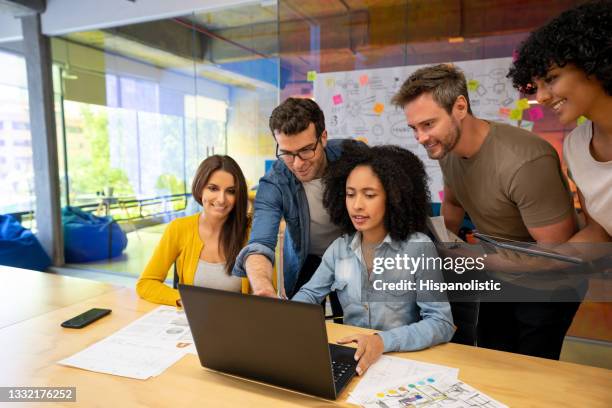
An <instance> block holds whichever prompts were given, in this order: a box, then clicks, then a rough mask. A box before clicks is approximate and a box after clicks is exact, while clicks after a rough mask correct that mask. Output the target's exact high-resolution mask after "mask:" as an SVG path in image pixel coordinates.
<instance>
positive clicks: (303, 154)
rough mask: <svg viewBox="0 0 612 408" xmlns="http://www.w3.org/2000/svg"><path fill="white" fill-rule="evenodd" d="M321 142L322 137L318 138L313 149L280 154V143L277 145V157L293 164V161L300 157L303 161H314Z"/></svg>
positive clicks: (307, 148)
mask: <svg viewBox="0 0 612 408" xmlns="http://www.w3.org/2000/svg"><path fill="white" fill-rule="evenodd" d="M320 141H321V136H319V137H317V141H316V142H315V144H314V146H313V147H306V148H304V149H301V150H300V151H298V152H297V153H291V152H286V153H279V152H278V143H277V144H276V157H277V158H278V159H281V160H282V161H284V162H285V163H293V161H294V160H295V156H298V157H299V158H300V159H302V160H309V159H312V158H313V157H314V156H315V152H316V151H317V146H318V145H319V142H320Z"/></svg>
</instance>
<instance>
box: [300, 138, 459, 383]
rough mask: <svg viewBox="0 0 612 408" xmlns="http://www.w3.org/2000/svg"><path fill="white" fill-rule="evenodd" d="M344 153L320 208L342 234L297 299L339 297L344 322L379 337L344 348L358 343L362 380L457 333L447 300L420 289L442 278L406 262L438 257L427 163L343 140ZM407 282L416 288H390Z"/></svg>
mask: <svg viewBox="0 0 612 408" xmlns="http://www.w3.org/2000/svg"><path fill="white" fill-rule="evenodd" d="M342 151H343V153H342V156H341V157H340V158H339V159H338V160H337V161H336V162H334V163H330V167H329V169H328V171H327V173H326V175H325V176H324V178H323V183H324V188H325V189H324V195H323V204H324V206H325V208H326V209H327V211H328V212H329V215H330V218H331V221H332V222H333V223H334V224H336V225H338V226H339V227H340V228H341V229H342V232H343V234H344V235H342V236H341V237H340V238H338V239H336V240H335V241H334V242H333V243H332V244H331V245H330V247H329V248H328V249H327V250H326V251H325V253H324V255H323V259H322V261H321V265H320V266H319V268H318V269H317V271H316V272H315V273H314V275H313V277H312V278H311V279H310V281H308V282H307V283H306V284H305V285H304V286H303V287H302V288H301V289H300V290H299V292H298V293H297V294H296V295H295V296H294V297H293V300H296V301H301V302H307V303H313V304H320V303H321V302H322V300H323V299H325V297H326V296H327V295H328V294H329V293H330V292H331V291H336V293H337V294H338V299H339V300H340V303H341V304H342V309H343V310H344V322H345V323H347V324H350V325H353V326H360V327H367V328H371V329H377V330H381V332H379V333H377V334H373V335H360V334H358V335H354V336H349V337H346V338H344V339H341V340H340V341H339V342H340V343H349V342H356V343H357V351H356V353H355V359H356V360H359V363H358V366H357V373H358V374H359V375H361V374H363V373H364V372H365V371H366V370H367V368H368V367H369V366H370V365H371V364H373V363H374V362H375V361H376V360H377V359H378V358H379V357H380V356H381V354H382V353H383V352H390V351H412V350H419V349H423V348H427V347H430V346H433V345H436V344H439V343H444V342H447V341H449V340H450V339H451V337H452V335H453V333H454V330H455V328H454V325H453V318H452V315H451V309H450V305H449V303H448V301H447V300H446V297H445V296H442V295H440V294H433V292H432V293H430V292H425V291H422V290H420V289H419V285H417V283H418V282H419V281H421V280H434V281H440V280H441V279H442V278H441V273H440V271H439V270H437V269H435V268H431V269H429V270H427V269H426V268H424V267H423V268H421V267H417V268H413V269H412V270H411V269H410V264H409V263H403V262H404V260H405V259H407V258H413V259H416V258H423V259H426V258H429V259H435V258H437V253H436V250H435V247H434V245H433V243H432V241H431V240H430V239H429V237H427V235H425V234H424V233H423V231H424V230H425V220H426V217H427V213H428V212H427V209H428V208H429V205H430V204H429V190H428V187H427V175H426V173H425V169H424V167H423V163H422V162H421V161H420V160H419V159H418V158H417V157H416V156H415V155H414V154H412V153H411V152H409V151H407V150H404V149H402V148H399V147H396V146H376V147H368V146H366V145H363V144H357V143H355V142H354V141H345V142H344V144H343V146H342ZM408 281H409V282H412V284H411V285H413V286H411V287H410V286H409V287H408V288H406V287H402V286H400V285H395V286H393V285H391V284H389V283H399V282H408ZM385 283H387V285H386V286H385ZM398 288H399V289H398Z"/></svg>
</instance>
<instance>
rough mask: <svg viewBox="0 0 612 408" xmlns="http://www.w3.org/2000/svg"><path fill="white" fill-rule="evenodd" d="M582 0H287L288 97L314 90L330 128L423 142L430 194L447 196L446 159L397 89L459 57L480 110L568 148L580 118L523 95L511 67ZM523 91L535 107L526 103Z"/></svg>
mask: <svg viewBox="0 0 612 408" xmlns="http://www.w3.org/2000/svg"><path fill="white" fill-rule="evenodd" d="M578 3H580V1H572V0H563V1H557V0H537V1H530V2H528V1H517V2H506V1H482V0H463V1H456V2H455V1H452V2H451V1H442V0H440V1H438V0H436V1H426V2H425V1H416V0H403V1H396V0H383V1H376V2H361V1H342V2H339V1H338V2H322V1H315V2H299V1H296V0H280V1H279V47H280V57H281V60H280V64H281V72H282V75H281V82H280V83H281V99H285V98H287V97H289V96H297V97H307V98H314V99H316V100H317V102H318V103H319V105H321V106H322V107H323V109H324V112H325V114H326V124H327V129H328V133H329V135H330V137H331V138H334V137H352V138H358V139H360V140H364V141H367V142H370V143H374V144H377V143H393V144H399V145H401V146H404V147H406V148H410V149H412V150H414V151H415V153H419V152H421V153H422V154H420V157H421V158H422V159H423V161H424V162H425V164H426V166H427V169H428V172H429V173H430V175H431V176H432V179H433V180H434V181H433V182H432V198H433V199H434V201H440V200H441V193H440V190H442V188H441V172H440V170H439V166H438V164H437V162H435V161H432V160H429V159H428V158H427V156H426V155H425V154H424V151H423V149H420V148H419V146H418V145H417V144H416V142H414V137H413V135H412V134H411V133H412V132H411V130H410V129H409V128H408V127H407V126H406V125H405V119H404V116H403V113H402V112H400V111H399V110H398V109H397V108H395V107H393V106H391V105H390V99H391V97H392V96H393V94H394V93H395V92H396V91H397V90H398V89H399V86H400V85H401V84H402V83H403V81H404V80H405V79H406V77H407V76H408V75H409V72H412V71H413V70H415V69H417V68H418V67H419V66H422V65H427V64H434V63H445V62H453V63H456V64H458V65H459V66H460V67H462V68H463V69H464V71H465V73H466V76H467V77H468V80H471V84H473V87H471V89H470V92H471V94H470V98H471V99H472V107H473V108H475V111H476V112H477V113H478V114H479V115H480V116H481V117H484V118H486V119H489V120H498V121H503V122H507V123H511V124H514V125H516V126H521V127H524V128H527V129H530V130H533V131H534V132H535V133H537V134H539V135H540V136H541V137H543V138H544V139H546V140H547V141H549V142H550V143H551V144H552V145H553V146H554V147H555V148H556V149H557V151H558V152H559V155H560V156H562V151H561V147H562V140H563V137H564V135H565V134H567V133H569V131H571V130H572V129H573V127H574V126H573V125H572V126H569V127H563V126H562V125H561V124H560V123H559V122H558V120H557V118H556V117H555V116H554V115H553V114H552V113H551V112H549V111H548V110H546V109H542V108H541V107H539V106H537V103H536V101H535V100H533V99H534V98H533V97H529V99H531V100H529V101H526V100H523V99H524V98H526V97H524V96H522V95H519V94H518V92H516V91H515V90H514V89H512V87H511V83H510V81H509V80H508V79H506V78H505V75H506V74H507V72H508V68H509V66H510V64H511V61H512V57H513V53H514V52H515V50H516V49H517V47H518V46H519V44H520V43H521V41H523V40H524V39H525V38H526V37H527V35H528V34H529V33H530V32H531V31H532V30H534V29H536V28H537V27H539V26H541V25H542V24H544V23H546V22H547V21H548V20H549V19H551V18H553V17H554V16H556V15H558V14H559V13H560V12H562V11H563V10H565V9H567V8H570V7H572V6H574V5H576V4H578ZM472 68H473V69H472ZM317 87H318V88H317ZM519 100H522V102H523V103H528V108H526V109H523V108H524V106H523V107H519V106H518V105H517V104H518V103H519ZM511 113H512V115H511ZM436 180H437V181H438V185H437V187H436V185H435V184H436Z"/></svg>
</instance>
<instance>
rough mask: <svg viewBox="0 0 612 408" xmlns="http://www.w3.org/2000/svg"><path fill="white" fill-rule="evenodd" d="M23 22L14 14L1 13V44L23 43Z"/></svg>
mask: <svg viewBox="0 0 612 408" xmlns="http://www.w3.org/2000/svg"><path fill="white" fill-rule="evenodd" d="M21 38H22V37H21V20H19V19H18V18H15V17H13V15H12V14H10V13H8V12H4V11H0V43H2V42H9V41H21Z"/></svg>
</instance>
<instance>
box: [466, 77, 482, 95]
mask: <svg viewBox="0 0 612 408" xmlns="http://www.w3.org/2000/svg"><path fill="white" fill-rule="evenodd" d="M478 85H480V82H478V81H477V80H475V79H470V80H469V81H468V84H467V86H468V90H470V91H472V92H473V91H475V90H476V89H478Z"/></svg>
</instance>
